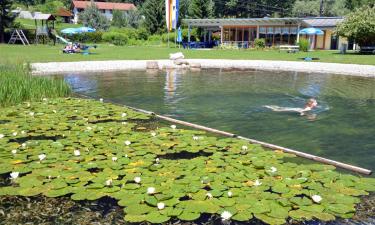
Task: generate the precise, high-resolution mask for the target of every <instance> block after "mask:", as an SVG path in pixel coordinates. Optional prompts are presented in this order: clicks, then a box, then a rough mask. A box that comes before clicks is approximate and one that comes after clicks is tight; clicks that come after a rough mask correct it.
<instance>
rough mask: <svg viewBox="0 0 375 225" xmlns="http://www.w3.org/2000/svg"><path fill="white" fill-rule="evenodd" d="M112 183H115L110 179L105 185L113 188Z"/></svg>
mask: <svg viewBox="0 0 375 225" xmlns="http://www.w3.org/2000/svg"><path fill="white" fill-rule="evenodd" d="M112 183H113V181H112V179H109V180H106V181H105V185H107V186H111V185H112Z"/></svg>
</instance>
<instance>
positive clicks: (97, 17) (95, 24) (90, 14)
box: [80, 1, 110, 30]
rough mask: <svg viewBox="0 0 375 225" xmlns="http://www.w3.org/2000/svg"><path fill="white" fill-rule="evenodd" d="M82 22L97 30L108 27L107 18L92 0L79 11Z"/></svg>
mask: <svg viewBox="0 0 375 225" xmlns="http://www.w3.org/2000/svg"><path fill="white" fill-rule="evenodd" d="M80 19H81V20H82V22H83V24H84V25H85V26H88V27H92V28H95V29H97V30H107V29H108V28H109V27H110V22H109V20H108V19H107V18H106V17H105V16H104V15H103V14H102V13H101V12H100V10H99V9H98V7H97V6H96V5H95V3H94V1H91V4H90V5H89V6H88V7H87V8H86V9H85V11H83V13H81V15H80Z"/></svg>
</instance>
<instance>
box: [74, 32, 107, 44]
mask: <svg viewBox="0 0 375 225" xmlns="http://www.w3.org/2000/svg"><path fill="white" fill-rule="evenodd" d="M102 35H103V32H100V31H96V32H88V33H80V34H79V33H77V34H73V35H70V36H69V37H68V39H69V40H70V41H72V42H81V43H100V42H101V41H102Z"/></svg>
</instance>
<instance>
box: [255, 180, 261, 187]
mask: <svg viewBox="0 0 375 225" xmlns="http://www.w3.org/2000/svg"><path fill="white" fill-rule="evenodd" d="M261 184H262V182H260V181H259V180H256V181H255V183H254V186H260V185H261Z"/></svg>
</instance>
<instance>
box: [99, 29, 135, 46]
mask: <svg viewBox="0 0 375 225" xmlns="http://www.w3.org/2000/svg"><path fill="white" fill-rule="evenodd" d="M102 38H103V40H104V41H106V42H108V43H111V44H114V45H126V44H127V43H128V41H129V38H128V37H127V36H126V35H125V34H122V33H118V32H107V33H104V34H103V36H102Z"/></svg>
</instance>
